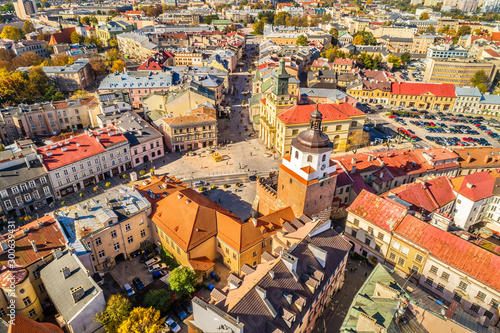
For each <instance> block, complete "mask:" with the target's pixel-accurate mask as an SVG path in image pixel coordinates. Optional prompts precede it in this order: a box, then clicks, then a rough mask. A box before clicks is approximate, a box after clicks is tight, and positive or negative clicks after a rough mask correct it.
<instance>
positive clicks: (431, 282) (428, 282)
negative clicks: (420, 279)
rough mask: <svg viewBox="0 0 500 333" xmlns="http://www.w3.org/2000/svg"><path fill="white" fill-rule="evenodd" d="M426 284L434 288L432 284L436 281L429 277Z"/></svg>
mask: <svg viewBox="0 0 500 333" xmlns="http://www.w3.org/2000/svg"><path fill="white" fill-rule="evenodd" d="M425 283H427V284H428V285H429V286H431V287H432V284H433V283H434V279H432V278H430V277H428V278H427V280H425Z"/></svg>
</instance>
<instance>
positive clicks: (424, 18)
mask: <svg viewBox="0 0 500 333" xmlns="http://www.w3.org/2000/svg"><path fill="white" fill-rule="evenodd" d="M428 19H429V13H427V12H423V13H422V14H421V15H420V20H428Z"/></svg>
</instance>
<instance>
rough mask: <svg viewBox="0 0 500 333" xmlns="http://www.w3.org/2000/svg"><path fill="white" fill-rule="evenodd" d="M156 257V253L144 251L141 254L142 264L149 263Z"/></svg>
mask: <svg viewBox="0 0 500 333" xmlns="http://www.w3.org/2000/svg"><path fill="white" fill-rule="evenodd" d="M155 255H156V253H155V252H154V251H151V250H148V251H144V252H142V254H141V262H142V263H144V262H146V261H148V260H149V259H151V258H153V257H154V256H155Z"/></svg>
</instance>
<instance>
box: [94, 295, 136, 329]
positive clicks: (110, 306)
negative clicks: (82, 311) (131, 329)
mask: <svg viewBox="0 0 500 333" xmlns="http://www.w3.org/2000/svg"><path fill="white" fill-rule="evenodd" d="M131 308H132V304H131V303H130V301H129V300H128V299H127V298H126V297H125V296H123V295H111V297H110V298H109V300H108V303H107V304H106V309H105V310H104V312H101V313H100V314H98V315H96V316H95V318H94V321H96V322H99V323H101V324H103V325H104V328H105V329H106V331H107V332H109V333H116V332H118V328H119V327H120V325H121V324H122V322H124V321H125V320H126V319H127V317H129V315H130V314H131V312H130V309H131ZM134 310H135V309H134Z"/></svg>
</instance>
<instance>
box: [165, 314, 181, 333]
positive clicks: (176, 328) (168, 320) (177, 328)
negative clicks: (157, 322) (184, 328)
mask: <svg viewBox="0 0 500 333" xmlns="http://www.w3.org/2000/svg"><path fill="white" fill-rule="evenodd" d="M165 326H168V327H169V328H170V329H171V330H172V332H174V333H175V332H179V331H180V330H181V328H180V326H179V325H177V323H176V322H175V321H174V320H173V319H172V318H170V317H168V316H167V317H165Z"/></svg>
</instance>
